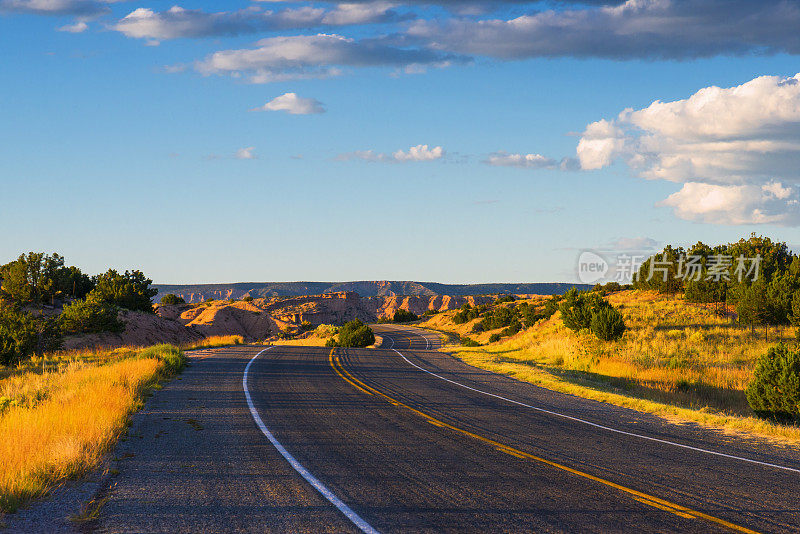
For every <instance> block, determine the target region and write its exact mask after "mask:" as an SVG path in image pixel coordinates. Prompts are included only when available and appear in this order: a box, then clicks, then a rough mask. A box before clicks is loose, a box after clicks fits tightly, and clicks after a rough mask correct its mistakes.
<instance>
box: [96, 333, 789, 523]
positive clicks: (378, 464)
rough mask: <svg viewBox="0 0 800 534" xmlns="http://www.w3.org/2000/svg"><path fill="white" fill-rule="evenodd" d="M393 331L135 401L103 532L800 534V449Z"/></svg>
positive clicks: (206, 355) (208, 374) (216, 365)
mask: <svg viewBox="0 0 800 534" xmlns="http://www.w3.org/2000/svg"><path fill="white" fill-rule="evenodd" d="M376 330H379V331H380V332H379V333H380V335H382V336H383V337H384V345H383V347H382V348H381V349H337V350H336V351H335V352H333V353H332V351H331V350H330V349H323V348H302V347H278V346H276V347H272V348H269V349H268V350H264V349H265V347H235V348H230V349H219V350H216V351H204V352H202V353H200V354H199V355H196V356H195V357H194V358H193V363H192V365H191V366H190V367H189V368H188V369H187V371H185V372H184V374H183V375H182V377H181V379H180V380H176V381H173V382H172V383H170V384H169V385H168V386H167V387H165V389H164V390H163V391H160V392H158V393H157V394H156V396H155V397H154V398H153V399H151V401H150V402H149V403H148V405H147V406H146V409H145V410H144V411H143V412H140V413H139V414H137V416H136V418H135V421H134V425H133V427H132V428H131V432H130V437H129V439H128V440H127V441H126V442H125V443H122V444H121V445H120V447H119V448H118V451H117V453H116V454H117V458H118V459H117V461H116V462H115V469H117V470H118V474H117V475H116V476H114V477H112V484H113V485H112V486H111V487H109V489H108V490H107V491H105V492H103V493H102V494H101V495H100V496H99V497H100V498H101V499H102V500H103V501H104V505H103V507H102V508H101V511H100V514H99V518H98V520H97V521H96V522H95V523H92V524H90V525H89V527H87V528H92V529H98V530H101V531H109V532H231V531H261V532H263V531H272V532H357V531H359V530H365V531H370V529H372V531H379V532H403V531H408V532H475V531H483V532H532V531H535V532H541V531H545V532H552V531H555V532H620V531H625V532H687V531H688V532H736V531H738V532H748V531H763V532H797V531H799V530H800V502H798V499H797V496H798V495H800V454H799V453H798V452H796V451H792V450H787V449H783V448H778V447H773V446H769V445H767V444H765V443H763V442H759V441H755V440H742V439H740V438H732V437H730V436H726V435H724V434H719V433H716V432H713V431H709V430H705V429H702V428H698V427H695V426H693V425H674V424H670V423H667V422H665V421H663V420H662V419H659V418H657V417H653V416H649V415H646V414H640V413H638V412H634V411H631V410H626V409H623V408H617V407H614V406H610V405H606V404H602V403H598V402H594V401H589V400H585V399H580V398H577V397H573V396H570V395H563V394H558V393H554V392H551V391H548V390H544V389H541V388H538V387H536V386H533V385H530V384H523V383H520V382H517V381H514V380H511V379H509V378H506V377H502V376H498V375H495V374H492V373H488V372H485V371H481V370H478V369H475V368H473V367H469V366H467V365H465V364H463V363H461V362H460V361H458V360H456V359H454V358H452V357H449V356H447V355H445V354H442V353H439V352H437V351H435V350H434V349H435V347H436V343H437V342H438V338H437V336H434V335H431V334H426V333H423V332H421V331H419V330H415V329H412V328H399V327H394V326H378V327H376ZM257 355H258V356H257ZM255 356H257V357H255ZM254 357H255V358H254ZM245 372H246V373H247V377H246V380H245V381H244V385H243V375H244V374H245ZM245 387H246V392H245ZM259 423H260V426H259ZM270 439H271V440H272V441H270ZM287 458H288V460H289V461H287ZM337 506H338V508H337Z"/></svg>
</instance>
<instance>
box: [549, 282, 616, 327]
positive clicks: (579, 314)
mask: <svg viewBox="0 0 800 534" xmlns="http://www.w3.org/2000/svg"><path fill="white" fill-rule="evenodd" d="M610 307H611V304H609V303H608V301H606V300H604V299H603V298H602V297H601V296H600V295H598V294H597V293H594V292H591V293H590V292H588V291H584V292H580V291H578V290H577V289H575V288H572V289H570V290H569V291H567V293H566V294H565V295H564V300H562V301H561V304H560V305H559V307H558V309H559V311H561V320H562V321H564V326H566V327H567V328H569V329H570V330H573V331H576V332H577V331H579V330H583V329H584V328H591V326H592V315H594V314H595V313H597V312H599V311H600V310H602V309H604V308H610Z"/></svg>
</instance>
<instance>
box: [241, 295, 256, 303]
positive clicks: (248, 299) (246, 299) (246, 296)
mask: <svg viewBox="0 0 800 534" xmlns="http://www.w3.org/2000/svg"><path fill="white" fill-rule="evenodd" d="M242 300H243V301H245V302H253V297H251V296H250V295H245V296H244V297H242Z"/></svg>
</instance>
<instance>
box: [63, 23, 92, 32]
mask: <svg viewBox="0 0 800 534" xmlns="http://www.w3.org/2000/svg"><path fill="white" fill-rule="evenodd" d="M88 29H89V25H88V24H86V23H85V22H83V21H82V20H79V21H78V22H76V23H74V24H67V25H66V26H61V27H60V28H58V31H60V32H68V33H83V32H85V31H86V30H88Z"/></svg>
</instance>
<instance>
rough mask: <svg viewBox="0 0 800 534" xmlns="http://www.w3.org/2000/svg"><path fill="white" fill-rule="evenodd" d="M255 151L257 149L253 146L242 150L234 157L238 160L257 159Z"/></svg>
mask: <svg viewBox="0 0 800 534" xmlns="http://www.w3.org/2000/svg"><path fill="white" fill-rule="evenodd" d="M255 149H256V148H255V147H252V146H249V147H246V148H240V149H239V150H237V151H236V153H235V154H234V155H233V157H234V158H236V159H256V155H255V154H254V153H253V151H254V150H255Z"/></svg>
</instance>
